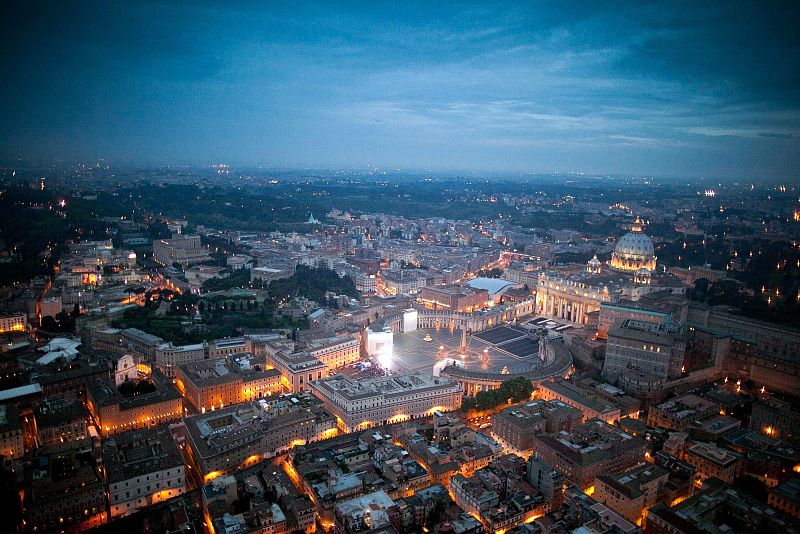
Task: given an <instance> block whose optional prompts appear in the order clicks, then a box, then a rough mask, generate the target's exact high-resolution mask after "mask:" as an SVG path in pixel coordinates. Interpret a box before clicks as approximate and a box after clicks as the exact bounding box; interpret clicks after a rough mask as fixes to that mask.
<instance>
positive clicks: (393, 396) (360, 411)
mask: <svg viewBox="0 0 800 534" xmlns="http://www.w3.org/2000/svg"><path fill="white" fill-rule="evenodd" d="M310 389H311V391H312V392H313V393H314V395H316V396H317V397H319V398H320V399H322V400H323V402H324V403H325V407H326V408H327V409H328V410H329V411H330V412H331V413H333V414H334V415H336V417H337V420H338V424H339V427H340V428H341V429H342V430H343V431H345V432H351V431H353V430H363V429H366V428H370V427H373V426H377V425H383V424H387V423H393V422H400V421H406V420H408V419H412V418H414V417H422V416H429V415H433V414H434V413H435V412H449V411H454V410H457V409H459V408H460V407H461V396H462V392H461V386H460V385H459V384H458V383H457V382H452V381H450V380H448V379H446V378H439V377H433V376H430V375H426V374H424V373H410V374H406V375H393V376H387V377H377V378H371V379H368V380H362V381H356V380H353V379H352V378H349V377H346V376H343V375H335V376H332V377H330V378H324V379H322V380H316V381H314V382H311V384H310Z"/></svg>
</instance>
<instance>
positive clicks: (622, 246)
mask: <svg viewBox="0 0 800 534" xmlns="http://www.w3.org/2000/svg"><path fill="white" fill-rule="evenodd" d="M614 254H616V255H618V256H622V257H625V258H652V257H653V256H654V255H655V251H654V250H653V242H652V241H651V240H650V238H649V237H648V236H647V234H643V233H642V232H628V233H627V234H625V235H624V236H622V239H620V240H619V243H617V246H616V247H615V248H614Z"/></svg>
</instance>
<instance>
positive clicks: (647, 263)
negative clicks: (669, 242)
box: [611, 219, 656, 271]
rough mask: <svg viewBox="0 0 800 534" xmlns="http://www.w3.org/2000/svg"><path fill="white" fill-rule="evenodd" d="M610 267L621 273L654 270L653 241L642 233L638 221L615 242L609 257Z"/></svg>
mask: <svg viewBox="0 0 800 534" xmlns="http://www.w3.org/2000/svg"><path fill="white" fill-rule="evenodd" d="M611 267H613V268H614V269H619V270H621V271H637V270H639V269H642V268H644V269H647V270H648V271H652V270H654V269H655V268H656V254H655V250H654V249H653V241H651V240H650V237H649V236H648V235H647V234H645V233H644V232H642V230H641V226H639V225H638V219H637V225H636V226H634V227H633V228H632V230H631V231H630V232H628V233H627V234H625V235H624V236H622V238H621V239H620V240H619V241H618V242H617V246H616V247H615V248H614V253H613V254H612V255H611Z"/></svg>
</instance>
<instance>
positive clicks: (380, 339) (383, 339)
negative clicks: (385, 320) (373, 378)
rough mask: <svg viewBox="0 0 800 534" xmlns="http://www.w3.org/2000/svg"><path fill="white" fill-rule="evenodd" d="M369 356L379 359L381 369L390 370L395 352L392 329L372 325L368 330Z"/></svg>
mask: <svg viewBox="0 0 800 534" xmlns="http://www.w3.org/2000/svg"><path fill="white" fill-rule="evenodd" d="M365 332H366V334H365V335H366V340H367V355H368V356H370V357H371V358H377V359H378V362H379V363H380V365H381V367H383V368H388V367H389V366H390V365H391V362H392V352H393V351H394V334H393V333H392V329H391V328H389V327H388V326H383V325H372V326H370V327H369V328H367V329H366V331H365Z"/></svg>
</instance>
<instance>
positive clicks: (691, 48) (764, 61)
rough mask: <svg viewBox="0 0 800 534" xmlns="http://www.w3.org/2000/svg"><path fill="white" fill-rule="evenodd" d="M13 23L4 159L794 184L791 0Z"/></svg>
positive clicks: (249, 8) (228, 13) (89, 13)
mask: <svg viewBox="0 0 800 534" xmlns="http://www.w3.org/2000/svg"><path fill="white" fill-rule="evenodd" d="M9 15H10V16H8V17H6V18H5V23H4V24H3V25H4V33H5V34H6V35H7V36H8V40H7V43H6V45H5V46H6V51H7V53H6V54H4V55H3V59H2V60H0V61H2V65H3V68H4V71H5V72H6V76H4V78H3V81H2V82H0V84H2V85H0V87H2V91H3V94H4V95H6V98H5V99H4V100H3V103H2V104H0V118H2V121H1V122H2V127H0V158H2V159H4V160H14V159H16V158H22V159H25V160H39V161H52V160H68V161H75V160H77V159H85V160H93V159H97V158H106V159H107V160H109V161H111V162H114V163H119V164H134V165H153V164H162V163H172V164H182V163H184V164H186V163H188V164H207V163H214V162H225V163H231V164H252V165H263V166H269V167H290V168H291V167H301V168H337V167H338V168H353V169H367V168H376V167H377V168H378V169H398V168H399V169H402V170H408V169H414V170H428V169H430V170H435V171H455V172H469V171H476V172H480V171H496V172H500V173H519V172H542V173H547V172H564V173H566V172H584V173H587V174H592V173H598V174H623V175H637V174H639V175H642V174H643V175H652V176H680V177H715V178H716V177H719V178H733V179H738V178H742V179H751V180H756V181H758V180H761V179H778V178H783V179H786V180H788V181H793V180H796V179H797V167H798V163H800V156H799V155H798V154H800V146H799V144H798V141H797V139H798V133H799V132H798V126H797V125H798V119H799V118H800V106H798V104H799V103H800V102H798V94H797V89H796V87H797V81H798V78H799V76H798V74H799V73H800V68H799V67H800V62H799V61H798V59H797V58H798V57H800V54H798V53H797V52H798V48H799V44H798V38H797V36H796V34H795V33H794V28H795V27H796V25H797V24H796V23H797V21H798V8H797V6H796V5H791V4H789V3H770V4H768V5H764V4H760V5H759V6H747V5H745V4H744V3H736V4H733V5H731V4H730V3H726V4H724V5H722V4H720V5H717V6H705V7H699V6H692V10H691V12H689V11H687V9H686V6H681V5H670V6H668V7H665V6H657V5H652V4H651V5H646V6H640V5H639V4H635V3H632V4H629V5H627V6H625V7H623V8H602V7H600V8H595V7H592V8H586V7H585V6H580V5H576V4H566V5H565V4H561V3H558V4H540V5H537V6H533V7H530V6H523V5H519V4H518V5H513V6H508V5H492V6H488V7H487V6H486V5H484V4H471V5H469V6H466V7H463V8H459V9H453V8H442V7H435V8H431V7H429V6H424V5H421V4H407V5H404V6H403V7H397V6H391V7H389V6H388V5H386V4H383V5H378V6H368V5H365V4H360V5H359V4H356V5H348V6H346V7H342V6H339V7H336V8H333V7H308V6H294V5H274V4H271V5H269V6H268V7H265V6H257V5H253V4H248V5H244V6H237V7H235V8H234V7H228V6H226V7H220V6H216V5H213V4H205V5H203V6H200V7H193V8H192V9H188V6H187V5H181V4H171V5H164V4H135V5H133V4H131V5H128V4H124V3H119V4H110V5H106V4H103V5H102V6H98V5H91V4H81V5H79V6H69V7H67V6H63V7H53V6H50V7H47V8H42V7H36V6H21V5H15V6H13V8H12V9H11V10H10V12H9Z"/></svg>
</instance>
